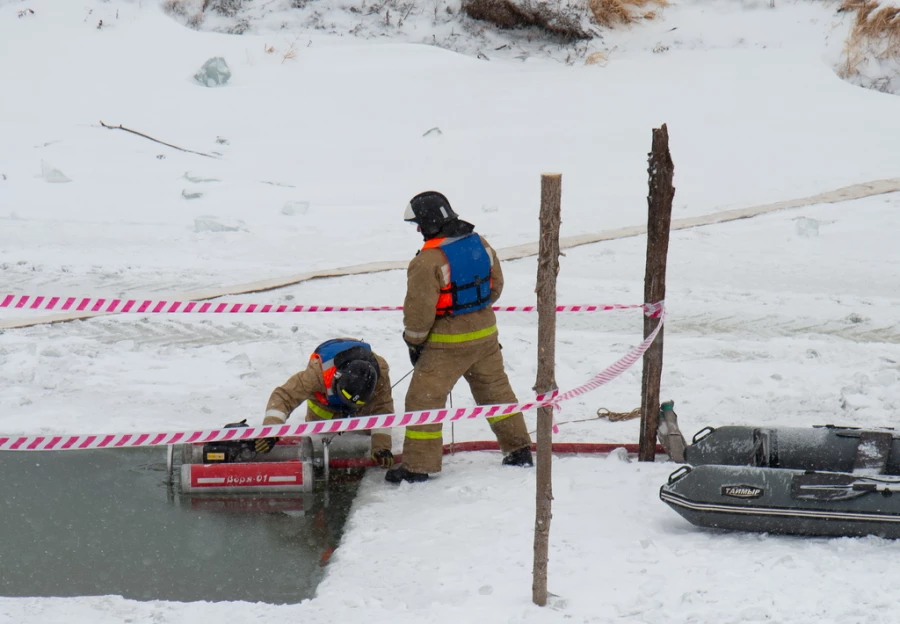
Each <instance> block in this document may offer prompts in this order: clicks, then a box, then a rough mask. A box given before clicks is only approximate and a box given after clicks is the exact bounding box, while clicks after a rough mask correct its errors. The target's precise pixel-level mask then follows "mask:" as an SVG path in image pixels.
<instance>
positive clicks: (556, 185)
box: [531, 173, 562, 607]
mask: <svg viewBox="0 0 900 624" xmlns="http://www.w3.org/2000/svg"><path fill="white" fill-rule="evenodd" d="M561 197H562V175H561V174H558V173H545V174H543V175H541V217H540V219H541V235H540V243H539V252H538V271H537V288H536V289H535V292H537V310H538V368H537V381H536V382H535V384H534V390H535V392H537V393H538V394H542V393H545V392H551V391H553V390H555V389H556V275H557V273H559V223H560V203H561ZM552 445H553V408H552V407H549V406H546V407H540V408H538V417H537V475H536V481H537V487H536V500H535V503H536V504H535V518H534V569H533V572H532V578H533V580H532V585H531V599H532V601H533V602H534V604H536V605H538V606H541V607H543V606H545V605H546V604H547V561H548V558H549V546H550V519H551V518H552V513H551V504H552V501H553V484H552V479H551V476H552V475H551V465H552V464H551V462H552V455H551V452H552V448H553V446H552Z"/></svg>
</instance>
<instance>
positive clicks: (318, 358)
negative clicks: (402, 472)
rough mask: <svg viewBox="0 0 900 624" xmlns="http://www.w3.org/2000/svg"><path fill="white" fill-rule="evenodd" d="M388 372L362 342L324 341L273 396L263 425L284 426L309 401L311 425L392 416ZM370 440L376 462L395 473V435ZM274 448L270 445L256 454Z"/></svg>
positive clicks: (383, 433) (381, 432) (383, 432)
mask: <svg viewBox="0 0 900 624" xmlns="http://www.w3.org/2000/svg"><path fill="white" fill-rule="evenodd" d="M388 372H389V369H388V365H387V362H386V361H385V360H384V358H382V357H381V356H380V355H377V354H375V353H374V352H373V351H372V347H370V346H369V345H368V344H367V343H365V342H363V341H361V340H356V339H353V338H335V339H333V340H328V341H326V342H323V343H322V344H320V345H319V346H318V347H316V350H315V351H313V353H312V355H311V356H310V357H309V364H307V366H306V369H305V370H302V371H300V372H299V373H296V374H295V375H293V376H292V377H291V378H290V379H288V380H287V381H286V382H285V383H284V385H282V386H279V387H277V388H275V390H273V391H272V396H271V397H269V403H268V405H267V406H266V415H265V418H264V419H263V423H262V424H263V425H282V424H284V423H285V421H286V420H287V419H288V417H289V416H290V415H291V412H293V411H294V410H295V409H296V408H297V407H299V406H300V404H301V403H303V402H304V401H306V404H307V410H306V420H307V421H313V420H331V419H333V418H346V417H348V416H374V415H377V414H392V413H394V399H393V398H392V396H391V379H390V376H389V375H388ZM371 435H372V446H371V455H372V459H373V460H375V463H376V464H378V465H380V466H381V467H383V468H390V467H391V466H392V465H393V464H394V455H393V454H392V453H391V433H390V430H389V429H376V430H374V431H372V432H371ZM262 439H263V440H275V438H262ZM271 444H272V445H274V441H273V442H272V443H271ZM271 448H272V446H271V445H268V448H263V449H259V448H258V449H257V450H258V451H268V450H271Z"/></svg>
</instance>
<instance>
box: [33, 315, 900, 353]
mask: <svg viewBox="0 0 900 624" xmlns="http://www.w3.org/2000/svg"><path fill="white" fill-rule="evenodd" d="M385 322H393V321H385ZM574 328H577V330H578V331H595V332H603V333H609V332H614V333H619V332H621V333H623V334H628V333H633V332H639V331H640V329H639V325H636V324H635V323H634V322H633V320H630V321H626V320H625V319H619V320H616V319H613V317H606V319H604V320H603V321H601V322H596V321H585V320H581V319H580V320H578V321H575V322H574V323H570V322H566V321H562V322H561V323H560V330H561V331H565V330H566V329H574ZM23 333H24V334H25V335H26V336H28V335H35V336H37V335H41V336H42V337H44V338H48V337H50V338H52V337H53V336H59V337H65V338H84V339H88V340H93V341H97V342H100V343H102V344H114V343H117V342H124V341H130V342H133V343H134V344H136V345H147V346H157V347H202V346H214V345H226V344H246V343H260V342H269V341H282V340H285V339H287V338H288V337H289V336H290V335H291V334H290V329H289V327H287V326H279V325H276V324H272V323H268V324H266V325H253V324H248V323H244V322H240V321H236V322H226V323H221V322H220V323H213V322H210V321H197V320H186V321H181V320H178V319H173V318H163V317H150V318H148V317H144V318H142V319H140V320H124V319H122V318H117V319H94V320H92V321H91V322H90V323H76V324H69V325H65V326H59V325H54V326H50V327H43V328H41V329H40V330H38V329H37V328H35V329H34V330H27V329H26V330H24V332H23ZM666 333H667V334H670V335H671V334H675V335H685V336H702V337H715V336H752V337H753V338H757V339H767V338H797V337H798V336H809V337H810V338H816V337H823V336H827V337H834V338H840V339H843V340H850V341H852V342H856V343H890V344H900V323H897V324H893V325H880V324H879V325H878V326H874V327H873V326H872V324H871V323H869V322H865V321H864V322H860V323H853V322H850V321H847V320H846V319H838V320H827V321H824V322H815V321H813V320H811V319H808V318H806V319H804V318H798V319H788V318H784V317H779V316H777V315H772V314H770V315H765V316H749V317H742V316H740V315H738V314H726V315H721V314H718V315H717V314H711V313H701V314H693V315H687V316H680V315H679V316H678V317H677V318H670V320H669V322H668V323H667V325H666ZM638 335H639V334H638V333H635V337H637V336H638Z"/></svg>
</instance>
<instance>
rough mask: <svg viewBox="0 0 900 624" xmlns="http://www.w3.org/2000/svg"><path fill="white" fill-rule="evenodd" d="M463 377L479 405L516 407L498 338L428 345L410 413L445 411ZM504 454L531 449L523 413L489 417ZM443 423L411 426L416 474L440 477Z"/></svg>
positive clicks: (409, 456) (407, 449) (408, 457)
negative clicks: (461, 343) (450, 397)
mask: <svg viewBox="0 0 900 624" xmlns="http://www.w3.org/2000/svg"><path fill="white" fill-rule="evenodd" d="M460 377H465V379H466V382H468V384H469V388H470V390H471V391H472V397H473V398H474V399H475V402H476V403H477V404H478V405H495V404H498V403H516V402H517V399H516V395H515V393H514V392H513V390H512V387H510V385H509V378H507V376H506V371H505V370H504V369H503V356H502V355H501V354H500V343H499V342H498V341H497V338H496V335H495V336H493V337H492V338H490V339H486V340H478V341H474V342H473V344H472V345H471V346H454V347H452V348H439V347H438V348H435V347H433V346H431V345H428V344H426V346H425V349H424V350H423V351H422V355H421V356H420V357H419V361H418V362H417V363H416V367H415V370H414V371H413V376H412V380H411V381H410V384H409V390H408V391H407V393H406V411H408V412H409V411H418V410H427V409H435V408H442V407H444V406H445V405H446V401H447V395H449V394H450V391H451V390H452V389H453V386H454V385H455V384H456V382H457V381H459V378H460ZM488 422H489V423H490V425H491V430H492V431H493V432H494V435H495V436H496V437H497V441H498V442H499V443H500V450H501V451H502V452H503V454H504V455H506V454H508V453H511V452H512V451H516V450H518V449H520V448H523V447H526V446H529V447H530V446H531V437H530V436H529V435H528V429H527V428H526V427H525V418H524V417H523V416H522V412H515V413H513V414H509V415H503V416H498V417H494V418H488ZM441 429H442V425H441V424H433V425H418V426H414V427H407V429H406V437H405V439H404V440H403V465H404V466H406V468H407V470H410V471H412V472H440V471H441V459H442V457H443V445H444V440H443V437H442V435H441Z"/></svg>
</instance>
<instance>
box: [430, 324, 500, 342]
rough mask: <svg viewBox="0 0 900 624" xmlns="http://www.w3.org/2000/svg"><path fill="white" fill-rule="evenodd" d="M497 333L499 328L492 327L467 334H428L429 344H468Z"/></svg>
mask: <svg viewBox="0 0 900 624" xmlns="http://www.w3.org/2000/svg"><path fill="white" fill-rule="evenodd" d="M496 333H497V326H496V325H491V326H490V327H485V328H484V329H479V330H478V331H473V332H466V333H465V334H435V333H431V334H428V342H468V341H470V340H478V339H479V338H484V337H486V336H490V335H491V334H496Z"/></svg>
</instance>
